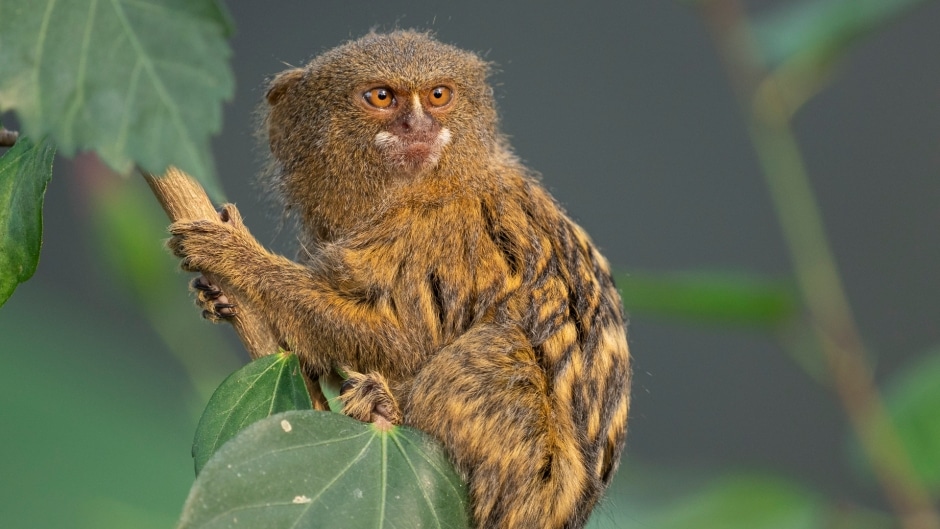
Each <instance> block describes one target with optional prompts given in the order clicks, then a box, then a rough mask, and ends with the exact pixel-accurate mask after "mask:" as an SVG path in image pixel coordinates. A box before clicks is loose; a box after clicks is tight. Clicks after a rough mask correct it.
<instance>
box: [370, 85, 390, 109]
mask: <svg viewBox="0 0 940 529" xmlns="http://www.w3.org/2000/svg"><path fill="white" fill-rule="evenodd" d="M362 97H363V98H365V100H366V102H367V103H369V104H370V105H372V106H374V107H375V108H388V107H390V106H392V104H393V103H394V102H395V95H394V94H392V91H391V90H389V89H388V88H373V89H371V90H369V91H367V92H366V93H364V94H362Z"/></svg>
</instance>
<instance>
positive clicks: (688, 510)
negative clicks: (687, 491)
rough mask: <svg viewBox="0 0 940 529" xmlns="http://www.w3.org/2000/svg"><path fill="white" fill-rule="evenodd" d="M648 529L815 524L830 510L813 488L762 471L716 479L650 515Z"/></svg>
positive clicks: (779, 528)
mask: <svg viewBox="0 0 940 529" xmlns="http://www.w3.org/2000/svg"><path fill="white" fill-rule="evenodd" d="M653 518H654V519H653V520H652V523H650V524H648V525H647V527H650V528H651V529H687V528H689V527H695V528H696V529H814V528H820V529H822V528H824V527H828V521H829V509H827V508H826V506H825V504H824V503H823V502H822V500H821V499H820V498H819V497H817V496H816V495H815V494H813V493H812V492H809V491H807V490H805V489H803V488H801V487H799V486H797V485H794V484H792V483H789V482H785V481H783V480H780V479H777V478H772V477H766V476H730V477H725V478H720V479H718V480H715V481H714V482H712V483H710V484H709V485H707V486H706V487H705V488H703V489H702V490H700V491H698V492H696V493H693V494H692V495H690V496H688V497H686V498H684V499H682V500H679V501H678V502H676V503H675V504H673V505H671V506H669V507H667V508H666V509H664V510H663V512H662V513H661V514H660V515H658V516H654V517H653Z"/></svg>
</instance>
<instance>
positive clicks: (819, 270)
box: [700, 0, 940, 529]
mask: <svg viewBox="0 0 940 529" xmlns="http://www.w3.org/2000/svg"><path fill="white" fill-rule="evenodd" d="M700 5H701V6H702V7H701V9H702V13H703V15H704V18H705V20H706V22H707V23H708V25H709V29H710V30H711V32H712V37H713V39H714V40H715V42H716V44H717V46H718V49H719V52H720V54H721V57H722V59H723V61H724V63H725V66H726V67H727V69H728V72H729V75H730V77H731V82H732V85H733V86H734V89H735V92H736V94H737V97H738V101H739V103H740V105H741V107H742V109H743V113H744V115H745V117H746V119H747V124H748V129H749V134H750V137H751V141H752V142H753V144H754V147H755V150H756V151H757V155H758V158H759V161H760V164H761V168H762V170H763V176H764V179H765V183H766V185H767V188H768V190H769V191H770V195H771V199H772V201H773V204H774V207H775V209H776V212H777V217H778V219H779V221H780V225H781V228H782V230H783V235H784V239H785V240H786V244H787V247H788V249H789V253H790V256H791V259H792V261H793V269H794V274H795V276H796V281H797V285H798V287H799V290H800V293H801V297H802V299H803V302H804V303H805V305H806V308H807V310H808V312H809V317H810V324H811V325H812V326H813V330H814V332H815V335H816V337H817V339H818V341H819V344H820V350H821V351H822V354H823V355H824V356H825V361H826V364H827V365H828V368H829V381H830V382H831V384H832V386H833V387H834V389H835V392H836V394H837V396H838V398H839V401H840V402H841V404H842V407H843V409H844V410H845V412H846V415H847V416H848V418H849V421H850V423H851V425H852V428H853V430H854V432H855V434H856V436H857V437H858V439H859V442H860V443H861V446H862V449H863V451H864V453H865V455H866V457H867V458H868V460H869V461H870V462H871V465H872V468H873V469H874V471H875V474H876V476H877V478H878V480H879V482H880V484H881V487H882V489H883V490H884V493H885V496H886V497H887V499H888V501H889V502H890V504H891V507H892V509H893V510H894V511H895V513H896V514H897V516H898V517H899V519H900V521H901V524H902V527H904V529H940V515H938V513H937V510H936V509H935V507H934V506H933V504H932V502H931V499H930V495H929V494H928V492H927V490H926V488H925V487H924V484H923V483H922V482H921V480H920V479H919V477H918V476H917V474H916V472H915V471H914V467H913V465H912V463H911V461H910V458H909V456H908V454H907V452H906V451H905V449H904V447H903V444H902V442H901V439H900V437H899V435H898V433H897V430H896V428H895V426H894V424H893V423H892V420H891V418H890V416H889V414H888V412H887V409H886V407H885V405H884V401H883V399H882V397H881V394H880V392H879V390H878V387H877V386H876V385H875V382H874V379H873V376H872V369H871V367H870V365H869V362H868V358H869V354H868V352H867V351H866V349H865V345H864V343H863V341H862V338H861V334H860V333H859V331H858V327H857V325H856V323H855V319H854V317H853V315H852V311H851V307H850V305H849V303H848V300H847V297H846V294H845V290H844V288H843V286H842V280H841V278H840V276H839V272H838V268H837V267H836V264H835V257H834V255H833V252H832V249H831V246H830V244H829V242H828V240H827V238H826V235H825V231H824V229H823V222H822V216H821V214H820V209H819V206H818V204H817V201H816V197H815V196H814V194H813V191H812V187H811V185H810V181H809V176H808V174H807V171H806V167H805V164H804V161H803V156H802V153H801V151H800V148H799V145H798V143H797V141H796V137H795V135H794V132H793V130H792V128H791V126H790V115H791V114H792V108H788V106H787V104H786V103H785V102H784V99H783V98H782V97H781V94H780V93H779V91H778V89H777V88H778V87H777V85H776V83H775V81H774V79H773V78H772V77H771V76H770V72H768V70H767V68H766V67H765V66H764V65H762V64H761V62H760V59H759V57H760V55H759V53H758V49H757V47H756V45H755V43H754V39H753V36H752V33H751V31H750V25H749V21H748V18H747V15H746V13H745V12H744V9H743V7H742V6H741V4H740V2H739V1H738V0H720V1H709V2H702V3H701V4H700Z"/></svg>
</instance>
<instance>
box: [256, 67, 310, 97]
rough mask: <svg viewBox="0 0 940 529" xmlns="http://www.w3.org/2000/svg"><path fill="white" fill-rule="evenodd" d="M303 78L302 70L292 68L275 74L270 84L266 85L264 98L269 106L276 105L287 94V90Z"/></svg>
mask: <svg viewBox="0 0 940 529" xmlns="http://www.w3.org/2000/svg"><path fill="white" fill-rule="evenodd" d="M303 76H304V69H303V68H294V69H291V70H284V71H283V72H281V73H279V74H277V76H275V77H274V80H272V81H271V84H269V85H268V91H267V93H265V95H264V97H265V98H266V99H267V100H268V104H269V105H272V106H273V105H276V104H277V102H278V101H280V100H281V98H282V97H283V96H284V94H285V93H287V91H288V90H290V89H291V88H293V86H294V85H296V84H297V82H298V81H300V79H301V78H302V77H303Z"/></svg>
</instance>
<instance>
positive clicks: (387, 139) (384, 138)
mask: <svg viewBox="0 0 940 529" xmlns="http://www.w3.org/2000/svg"><path fill="white" fill-rule="evenodd" d="M373 141H374V142H375V146H376V147H378V148H379V149H388V148H389V147H394V146H395V145H397V144H399V143H401V139H400V138H399V137H398V136H396V135H394V134H392V133H391V132H388V131H385V130H383V131H382V132H379V133H378V134H376V135H375V139H374V140H373Z"/></svg>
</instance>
